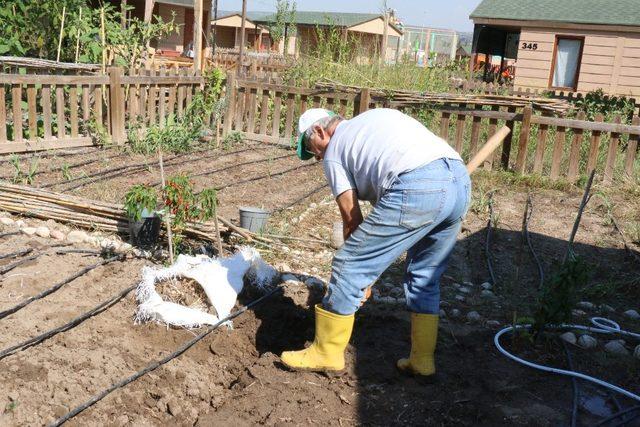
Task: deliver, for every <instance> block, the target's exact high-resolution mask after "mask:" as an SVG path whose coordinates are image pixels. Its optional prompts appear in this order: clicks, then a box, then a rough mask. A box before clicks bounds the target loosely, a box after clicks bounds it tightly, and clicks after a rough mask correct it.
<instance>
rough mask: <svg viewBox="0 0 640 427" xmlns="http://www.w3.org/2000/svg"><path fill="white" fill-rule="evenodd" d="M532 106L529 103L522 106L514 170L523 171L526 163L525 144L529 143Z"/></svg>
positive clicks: (520, 172)
mask: <svg viewBox="0 0 640 427" xmlns="http://www.w3.org/2000/svg"><path fill="white" fill-rule="evenodd" d="M532 115H533V108H532V107H531V105H527V106H526V107H524V110H523V115H522V126H521V127H520V143H519V145H518V157H517V158H516V172H517V173H519V174H523V173H524V169H525V166H526V163H527V146H528V145H529V136H530V133H531V116H532Z"/></svg>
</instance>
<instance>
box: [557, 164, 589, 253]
mask: <svg viewBox="0 0 640 427" xmlns="http://www.w3.org/2000/svg"><path fill="white" fill-rule="evenodd" d="M595 175H596V170H595V169H593V170H592V171H591V174H590V175H589V181H587V186H586V187H585V189H584V195H583V196H582V202H581V203H580V209H578V215H576V220H575V222H574V223H573V229H572V230H571V235H570V236H569V244H568V245H567V252H566V253H565V255H564V259H563V261H562V263H563V264H564V263H566V262H567V258H569V257H570V256H571V257H573V241H574V240H575V238H576V234H577V233H578V226H579V225H580V220H581V219H582V213H583V212H584V209H585V208H586V207H587V203H589V200H591V196H590V193H591V185H592V184H593V177H594V176H595Z"/></svg>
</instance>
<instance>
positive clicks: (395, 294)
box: [389, 288, 404, 298]
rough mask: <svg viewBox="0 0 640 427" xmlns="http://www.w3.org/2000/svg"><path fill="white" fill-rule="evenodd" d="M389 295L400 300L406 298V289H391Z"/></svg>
mask: <svg viewBox="0 0 640 427" xmlns="http://www.w3.org/2000/svg"><path fill="white" fill-rule="evenodd" d="M389 295H391V296H392V297H396V298H400V297H403V296H404V289H402V288H393V289H391V292H389Z"/></svg>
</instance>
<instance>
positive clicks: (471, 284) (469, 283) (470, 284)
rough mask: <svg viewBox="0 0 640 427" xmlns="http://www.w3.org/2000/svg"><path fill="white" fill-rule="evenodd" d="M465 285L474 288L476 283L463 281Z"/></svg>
mask: <svg viewBox="0 0 640 427" xmlns="http://www.w3.org/2000/svg"><path fill="white" fill-rule="evenodd" d="M462 284H463V285H465V286H467V287H469V288H473V287H474V286H475V285H474V284H473V282H462Z"/></svg>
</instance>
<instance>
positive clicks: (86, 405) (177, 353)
mask: <svg viewBox="0 0 640 427" xmlns="http://www.w3.org/2000/svg"><path fill="white" fill-rule="evenodd" d="M281 290H282V288H281V287H280V286H277V287H275V288H274V289H272V290H271V291H269V292H268V293H266V294H265V295H263V296H261V297H260V298H258V299H256V300H254V301H252V302H250V303H249V304H247V305H245V306H244V307H242V308H239V309H238V310H237V311H235V312H234V313H232V314H230V315H228V316H227V317H225V318H224V319H222V320H220V321H218V323H216V324H215V325H212V326H209V327H208V328H207V329H206V330H205V331H204V332H201V333H200V334H199V335H197V336H196V337H195V338H193V339H191V340H189V341H187V342H186V343H184V344H183V345H181V346H180V347H179V348H178V349H177V350H176V351H174V352H173V353H171V354H169V355H168V356H166V357H164V358H163V359H161V360H158V361H155V362H153V363H151V364H149V365H147V367H145V368H144V369H141V370H140V371H138V372H136V373H135V374H133V375H131V376H130V377H127V378H124V379H122V380H120V381H118V382H117V383H114V384H112V385H111V386H110V387H109V388H107V389H105V390H103V391H102V392H100V393H98V394H97V395H95V396H93V397H92V398H91V399H89V400H88V401H86V402H85V403H83V404H82V405H80V406H76V407H75V408H74V409H73V410H71V411H69V412H68V413H67V414H65V415H63V416H62V417H60V418H58V419H57V420H55V421H54V422H53V423H51V424H49V427H57V426H60V425H62V424H64V423H66V422H67V421H69V420H70V419H71V418H73V417H75V416H76V415H78V414H79V413H81V412H82V411H84V410H85V409H87V408H89V407H90V406H92V405H94V404H95V403H96V402H99V401H100V400H102V399H104V398H105V397H106V396H107V395H109V394H110V393H111V392H113V391H115V390H117V389H119V388H122V387H124V386H126V385H127V384H129V383H131V382H133V381H135V380H137V379H138V378H140V377H142V376H143V375H146V374H148V373H149V372H152V371H154V370H156V369H157V368H159V367H160V366H162V365H164V364H166V363H168V362H170V361H171V360H173V359H175V358H176V357H178V356H180V355H181V354H182V353H184V352H185V351H187V350H189V349H190V348H191V347H193V346H194V345H195V344H196V343H198V342H199V341H201V340H202V339H203V338H205V337H206V336H207V335H209V334H210V333H211V332H213V331H215V330H216V329H217V328H219V327H220V326H221V325H223V324H224V323H226V322H228V321H230V320H233V319H235V318H236V317H238V316H240V315H241V314H242V313H244V312H245V311H247V310H249V309H250V308H252V307H255V306H257V305H258V304H260V303H262V302H263V301H265V300H266V299H267V298H269V297H271V296H272V295H274V294H275V293H276V292H278V291H281Z"/></svg>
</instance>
